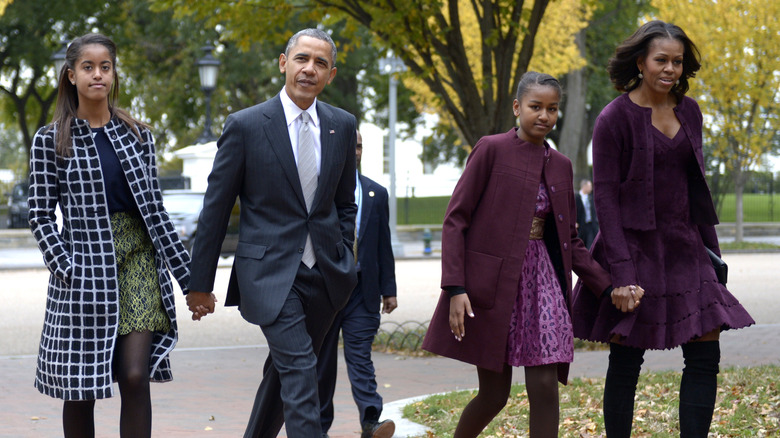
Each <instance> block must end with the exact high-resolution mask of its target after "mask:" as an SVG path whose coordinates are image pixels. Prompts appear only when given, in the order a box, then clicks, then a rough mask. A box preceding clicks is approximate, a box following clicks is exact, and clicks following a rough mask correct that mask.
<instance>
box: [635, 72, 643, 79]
mask: <svg viewBox="0 0 780 438" xmlns="http://www.w3.org/2000/svg"><path fill="white" fill-rule="evenodd" d="M637 77H638V78H639V79H644V77H645V75H643V74H642V72H641V71H640V72H639V75H637Z"/></svg>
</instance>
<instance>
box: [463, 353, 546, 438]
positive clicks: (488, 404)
mask: <svg viewBox="0 0 780 438" xmlns="http://www.w3.org/2000/svg"><path fill="white" fill-rule="evenodd" d="M477 375H478V377H479V391H478V392H477V395H476V397H474V398H473V399H472V400H471V401H470V402H469V404H468V405H466V408H465V409H463V413H462V414H461V416H460V420H459V421H458V427H457V428H456V429H455V435H454V438H471V437H477V436H479V434H480V433H482V431H483V430H484V429H485V427H487V425H488V424H490V422H491V421H492V420H493V418H495V416H496V415H498V413H499V412H501V410H502V409H503V408H504V406H506V401H507V399H508V398H509V390H510V389H511V386H512V367H511V366H509V365H506V364H505V365H504V369H503V371H502V372H500V373H497V372H495V371H490V370H487V369H484V368H480V367H477ZM525 381H526V391H527V392H528V404H529V408H530V415H529V422H530V436H531V437H532V438H554V437H557V436H558V415H559V414H558V368H557V365H542V366H536V367H525Z"/></svg>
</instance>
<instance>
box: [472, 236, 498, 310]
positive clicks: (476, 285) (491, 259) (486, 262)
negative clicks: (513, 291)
mask: <svg viewBox="0 0 780 438" xmlns="http://www.w3.org/2000/svg"><path fill="white" fill-rule="evenodd" d="M465 261H466V292H468V294H469V300H470V301H471V305H472V306H476V307H479V308H482V309H491V308H493V305H494V304H495V302H496V291H497V289H498V279H499V276H500V274H501V266H502V265H503V264H504V259H502V258H501V257H496V256H493V255H490V254H485V253H481V252H475V251H468V250H467V251H466V260H465Z"/></svg>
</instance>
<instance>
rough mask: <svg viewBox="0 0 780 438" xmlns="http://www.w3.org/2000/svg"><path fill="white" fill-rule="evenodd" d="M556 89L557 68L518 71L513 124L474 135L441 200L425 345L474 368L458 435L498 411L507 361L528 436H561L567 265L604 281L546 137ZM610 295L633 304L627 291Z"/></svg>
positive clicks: (568, 341)
mask: <svg viewBox="0 0 780 438" xmlns="http://www.w3.org/2000/svg"><path fill="white" fill-rule="evenodd" d="M561 95H562V91H561V87H560V84H559V83H558V81H557V80H555V78H553V77H552V76H550V75H545V74H540V73H535V72H528V73H526V74H525V75H523V77H522V78H521V79H520V82H519V84H518V87H517V95H516V99H515V101H514V103H513V110H514V115H515V117H517V119H518V122H519V123H518V125H519V126H518V127H517V128H512V129H511V130H509V131H508V132H506V133H503V134H496V135H489V136H486V137H482V138H481V139H480V140H479V142H477V144H476V146H474V150H473V151H472V152H471V155H469V159H468V163H467V164H466V168H465V170H464V171H463V175H462V176H461V178H460V181H458V184H457V186H456V187H455V191H454V193H453V195H452V199H451V200H450V204H449V206H448V208H447V213H446V216H445V218H444V224H443V228H442V283H441V285H442V289H443V291H442V294H441V296H440V298H439V303H438V305H437V307H436V311H435V312H434V315H433V318H432V320H431V324H430V327H429V329H428V332H427V334H426V336H425V340H424V342H423V348H424V349H426V350H428V351H431V352H433V353H436V354H439V355H442V356H446V357H450V358H453V359H457V360H462V361H464V362H468V363H471V364H474V365H476V366H477V374H478V377H479V392H478V394H477V396H476V397H475V398H474V399H473V400H472V401H471V402H470V403H469V404H468V405H467V406H466V408H465V409H464V410H463V414H462V415H461V417H460V420H459V422H458V426H457V428H456V430H455V433H454V436H455V438H462V437H476V436H478V435H479V434H480V433H481V432H482V430H483V429H484V428H485V426H487V425H488V423H490V421H491V420H492V419H493V418H494V417H495V416H496V415H497V414H498V413H499V412H500V411H501V409H503V407H504V405H505V404H506V401H507V398H508V396H509V389H510V386H511V382H512V367H513V366H523V367H525V376H526V379H525V381H526V388H527V391H528V400H529V404H530V416H529V417H530V436H531V437H533V438H542V437H545V438H546V437H557V436H558V380H560V381H561V382H562V383H564V384H565V383H566V376H567V373H568V366H569V363H570V362H571V361H572V357H573V354H574V351H573V350H574V346H573V337H572V329H571V318H570V317H569V297H570V295H571V271H572V269H573V270H574V271H575V272H576V273H577V275H578V276H579V277H580V278H581V279H582V280H583V281H585V283H586V284H587V285H588V286H589V287H591V288H592V289H593V290H598V291H599V292H602V291H605V290H609V289H611V288H610V287H609V286H610V282H609V274H608V273H607V272H606V271H605V270H604V269H602V268H601V266H599V265H598V263H596V262H595V261H594V260H593V259H592V258H591V257H590V254H589V253H588V251H587V249H586V248H585V245H584V244H583V243H582V241H581V240H580V239H579V238H577V231H576V228H575V224H576V217H575V216H576V209H575V206H574V189H573V183H572V168H571V162H570V161H569V159H567V158H566V157H565V156H563V155H562V154H560V153H559V152H557V151H556V150H554V149H552V148H551V147H550V145H549V144H547V142H546V141H545V139H544V138H545V136H546V135H547V134H548V133H549V132H550V131H551V130H552V128H553V126H555V123H556V121H557V119H558V106H559V103H560V100H561ZM636 297H637V298H639V297H641V290H640V289H637V290H636ZM613 299H615V300H616V304H617V305H619V306H623V308H624V309H625V310H628V309H629V308H630V309H633V306H634V302H633V299H632V298H631V290H630V288H628V287H625V288H622V289H621V290H618V289H616V290H615V291H614V293H613ZM466 315H468V317H466Z"/></svg>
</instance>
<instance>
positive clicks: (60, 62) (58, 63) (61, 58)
mask: <svg viewBox="0 0 780 438" xmlns="http://www.w3.org/2000/svg"><path fill="white" fill-rule="evenodd" d="M60 44H61V45H62V47H60V50H57V51H56V52H54V54H52V55H51V60H52V62H54V79H55V80H56V81H58V82H59V80H60V72H61V71H62V67H63V66H64V65H65V54H66V53H67V52H68V41H67V40H62V41H61V42H60Z"/></svg>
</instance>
